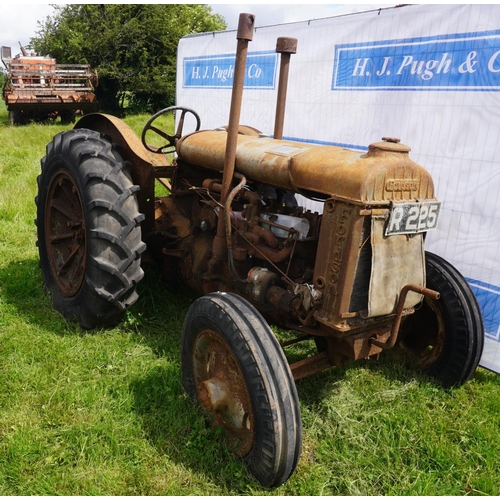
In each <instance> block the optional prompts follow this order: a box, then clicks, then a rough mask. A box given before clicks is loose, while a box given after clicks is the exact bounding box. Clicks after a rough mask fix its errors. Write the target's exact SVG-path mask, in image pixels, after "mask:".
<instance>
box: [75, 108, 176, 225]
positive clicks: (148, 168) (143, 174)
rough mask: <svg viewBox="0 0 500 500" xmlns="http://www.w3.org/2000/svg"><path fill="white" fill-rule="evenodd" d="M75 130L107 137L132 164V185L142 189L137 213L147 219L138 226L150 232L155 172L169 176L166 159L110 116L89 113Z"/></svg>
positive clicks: (138, 199) (117, 119) (153, 221)
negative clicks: (152, 150)
mask: <svg viewBox="0 0 500 500" xmlns="http://www.w3.org/2000/svg"><path fill="white" fill-rule="evenodd" d="M74 128H80V129H83V128H88V129H90V130H96V131H98V132H101V133H103V134H106V135H108V136H109V137H111V139H112V141H113V142H114V143H115V144H118V146H120V153H121V154H122V155H123V158H124V159H125V160H127V161H129V162H130V163H131V165H132V178H133V181H134V183H135V184H137V185H139V186H140V187H141V189H140V190H139V191H138V192H137V201H138V203H139V211H140V212H141V213H143V214H145V216H146V217H145V219H144V220H143V222H142V223H141V227H142V228H143V231H144V232H145V233H146V234H147V233H148V232H150V231H152V230H153V227H154V223H155V217H154V181H155V170H158V171H160V170H161V171H162V175H163V176H167V175H168V173H167V172H165V170H164V169H165V168H166V167H168V166H169V163H168V160H167V158H166V157H165V156H163V155H157V154H150V153H149V152H148V151H147V150H146V148H145V147H144V146H143V144H142V142H141V141H140V139H139V138H138V137H137V135H136V133H135V132H134V131H133V130H132V129H131V128H130V127H129V125H127V124H126V123H125V122H124V121H123V120H120V119H119V118H117V117H115V116H112V115H107V114H103V113H90V114H88V115H85V116H83V117H82V118H81V119H80V120H79V121H78V122H77V123H76V125H75V127H74Z"/></svg>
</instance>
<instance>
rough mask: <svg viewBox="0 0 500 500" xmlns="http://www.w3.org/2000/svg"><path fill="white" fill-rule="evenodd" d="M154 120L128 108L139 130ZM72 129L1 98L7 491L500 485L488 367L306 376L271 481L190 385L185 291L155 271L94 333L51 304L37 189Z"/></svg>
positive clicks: (389, 363) (438, 489) (474, 488)
mask: <svg viewBox="0 0 500 500" xmlns="http://www.w3.org/2000/svg"><path fill="white" fill-rule="evenodd" d="M147 118H148V117H147V116H139V117H131V118H130V119H127V121H128V122H129V124H130V125H131V126H132V127H133V128H134V129H135V130H136V131H137V132H140V130H141V127H142V125H143V124H144V123H145V121H146V120H147ZM65 128H67V127H65V126H62V125H59V124H48V125H36V124H31V125H27V126H20V127H11V126H10V125H9V124H8V121H7V114H6V112H5V110H4V109H2V110H1V111H0V144H1V146H0V495H253V494H257V495H469V494H470V495H477V494H485V495H498V494H500V486H499V484H500V482H499V480H498V478H499V477H500V444H499V443H500V378H499V376H498V375H496V374H493V373H490V372H488V371H486V370H483V369H479V370H478V371H477V373H476V374H475V376H474V377H473V379H472V380H471V381H470V382H468V383H467V384H466V385H465V386H463V387H461V388H459V389H456V390H450V391H446V390H443V389H441V388H440V387H439V386H436V385H435V384H434V383H433V382H432V381H431V380H429V379H428V378H426V377H425V376H423V375H421V374H419V373H416V372H411V371H407V370H405V369H403V368H402V367H401V366H400V365H399V364H398V363H397V362H396V361H394V360H391V359H390V357H386V358H383V359H381V360H380V361H378V362H377V361H364V362H361V363H353V364H350V365H348V366H347V367H345V368H343V369H331V370H328V371H326V372H323V373H320V374H318V375H315V376H313V377H309V378H307V379H304V380H302V381H300V382H299V383H298V384H297V387H298V392H299V397H300V403H301V409H302V416H303V426H304V430H303V438H304V443H303V452H302V457H301V460H300V462H299V465H298V468H297V471H296V472H295V474H294V475H293V476H292V477H291V478H290V480H289V481H288V482H287V483H286V484H285V485H283V486H282V487H280V488H278V489H277V490H265V489H263V488H261V487H260V486H259V485H258V484H257V483H256V482H255V481H254V480H253V479H252V477H251V476H249V474H248V473H247V472H246V470H245V468H244V466H243V464H242V463H241V462H240V461H238V460H236V459H234V458H233V457H232V456H231V455H230V454H229V453H228V452H227V451H226V450H225V448H224V446H223V445H222V444H221V443H220V442H219V441H218V439H217V437H216V436H214V435H213V433H212V432H211V431H210V430H209V429H207V428H206V427H205V423H204V420H203V418H202V417H201V416H200V415H199V414H198V413H197V412H196V410H195V409H194V408H193V407H192V405H191V404H190V403H189V401H188V400H187V397H186V395H185V394H184V391H183V389H182V384H181V374H180V356H179V345H180V333H181V328H182V322H183V319H184V315H185V313H186V311H187V308H188V307H189V304H190V303H191V301H192V300H193V298H194V296H193V294H192V293H191V292H189V291H188V290H184V291H181V292H176V293H173V292H172V291H171V290H169V289H168V288H167V287H166V286H164V285H162V284H161V283H160V282H159V281H158V280H157V277H156V275H155V273H151V272H149V273H147V274H146V277H145V279H144V280H143V281H142V282H141V283H140V285H139V292H140V299H139V301H138V302H137V303H136V304H135V305H134V306H133V307H132V308H131V310H130V311H129V312H128V314H127V316H126V319H125V321H124V322H123V323H122V324H121V325H119V326H118V327H116V328H113V329H108V330H102V331H94V332H90V333H89V332H86V331H83V330H81V329H80V328H79V327H78V326H76V325H74V324H71V323H68V322H67V321H66V320H65V319H64V318H62V316H60V315H59V314H58V313H56V312H55V311H54V310H53V308H52V306H51V303H50V300H49V298H48V297H47V295H46V294H45V293H44V290H43V285H42V278H41V273H40V270H39V267H38V254H37V249H36V245H35V242H36V233H35V225H34V223H33V220H34V219H35V217H36V213H35V204H34V201H33V200H34V197H35V196H36V177H37V175H38V173H39V169H40V166H39V164H40V158H41V157H42V156H43V155H44V152H45V145H46V143H47V142H49V141H50V140H51V138H52V136H53V135H55V134H56V133H57V132H59V131H61V130H64V129H65ZM146 271H147V269H146ZM301 349H304V348H301ZM311 349H312V347H311ZM297 352H298V348H296V351H295V352H294V351H291V352H290V353H289V355H290V356H291V357H293V356H294V355H296V354H297Z"/></svg>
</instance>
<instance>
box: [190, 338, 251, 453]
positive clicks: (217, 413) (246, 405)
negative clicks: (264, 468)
mask: <svg viewBox="0 0 500 500" xmlns="http://www.w3.org/2000/svg"><path fill="white" fill-rule="evenodd" d="M193 368H194V378H195V386H196V392H197V396H198V401H199V402H200V404H201V406H202V408H203V409H204V411H205V412H206V413H207V414H208V416H209V419H210V421H211V424H212V426H213V427H215V428H222V429H223V433H224V437H225V438H226V442H227V445H228V448H229V449H230V450H231V452H232V453H234V454H235V455H236V456H238V457H245V456H246V455H248V454H249V453H250V451H251V450H252V447H253V444H254V437H255V432H254V426H255V418H254V412H253V410H252V403H251V400H250V394H249V392H248V388H247V384H246V382H245V379H244V377H243V373H242V371H241V368H240V366H239V364H238V362H237V360H236V357H235V356H234V354H233V351H232V350H231V348H230V347H229V345H228V344H227V343H226V341H225V340H224V338H223V337H222V336H221V335H220V334H219V333H217V332H215V331H214V330H203V331H202V332H201V333H200V334H199V335H198V336H197V337H196V340H195V343H194V350H193Z"/></svg>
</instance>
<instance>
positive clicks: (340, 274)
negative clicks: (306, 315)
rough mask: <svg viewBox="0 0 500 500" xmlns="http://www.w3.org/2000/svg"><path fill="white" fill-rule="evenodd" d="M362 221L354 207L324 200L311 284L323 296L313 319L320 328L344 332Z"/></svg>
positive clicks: (346, 326) (346, 328) (346, 325)
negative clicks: (344, 315)
mask: <svg viewBox="0 0 500 500" xmlns="http://www.w3.org/2000/svg"><path fill="white" fill-rule="evenodd" d="M363 222H364V217H363V216H361V215H359V209H357V208H356V207H355V206H354V205H351V204H348V203H344V202H335V201H334V200H327V201H326V202H325V210H324V213H323V219H322V223H321V231H320V236H319V242H318V251H317V254H316V263H315V268H314V279H313V283H314V285H315V286H316V288H318V289H319V290H321V291H322V292H323V302H322V304H321V307H320V308H319V309H318V310H317V311H316V313H315V318H316V319H317V320H318V321H319V322H321V323H322V324H324V325H326V326H329V327H334V328H336V329H339V330H348V329H349V326H348V324H347V321H346V320H345V317H343V314H344V313H349V312H350V311H349V304H350V301H351V294H352V286H353V283H354V277H355V272H356V264H357V261H358V253H359V249H360V245H361V244H362V243H361V232H362V228H363Z"/></svg>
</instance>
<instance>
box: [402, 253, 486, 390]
mask: <svg viewBox="0 0 500 500" xmlns="http://www.w3.org/2000/svg"><path fill="white" fill-rule="evenodd" d="M426 273H427V285H426V286H427V288H430V289H431V290H435V291H437V292H439V294H440V296H441V297H440V299H439V300H433V299H430V298H428V297H425V298H424V300H423V302H422V305H421V306H420V308H419V309H418V310H417V311H416V312H415V313H414V314H413V315H412V316H410V317H409V318H408V319H407V320H406V321H405V323H404V325H403V329H402V331H401V334H400V341H399V345H400V346H401V347H402V348H403V349H404V350H405V351H407V352H409V353H410V354H411V355H413V359H414V360H415V361H416V364H417V366H418V367H419V368H421V369H422V370H424V371H426V372H427V373H429V375H431V376H432V377H434V378H436V379H437V380H439V381H440V382H441V383H442V385H443V386H445V387H452V386H457V385H461V384H463V383H465V382H466V381H467V380H468V379H469V378H470V377H471V376H472V374H473V373H474V372H475V370H476V368H477V366H478V364H479V359H480V358H481V354H482V350H483V342H484V329H483V320H482V316H481V312H480V309H479V305H478V303H477V300H476V297H475V296H474V293H473V292H472V290H471V289H470V287H469V285H468V283H467V281H466V280H465V278H464V277H463V276H462V275H461V274H460V273H459V271H457V269H455V268H454V267H453V266H452V265H451V264H450V263H449V262H447V261H445V260H444V259H442V258H441V257H439V256H437V255H434V254H432V253H430V252H426Z"/></svg>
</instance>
